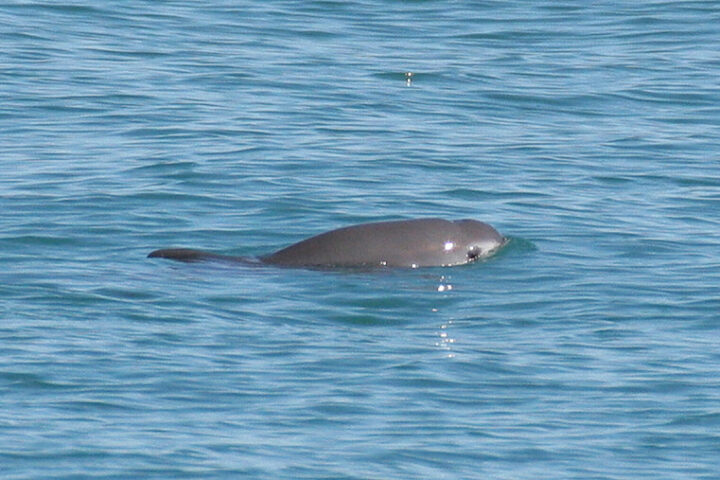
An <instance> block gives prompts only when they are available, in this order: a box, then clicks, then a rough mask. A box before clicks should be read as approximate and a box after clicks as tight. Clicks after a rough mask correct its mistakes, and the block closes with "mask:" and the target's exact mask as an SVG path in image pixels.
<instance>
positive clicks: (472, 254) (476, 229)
mask: <svg viewBox="0 0 720 480" xmlns="http://www.w3.org/2000/svg"><path fill="white" fill-rule="evenodd" d="M453 223H455V224H457V225H458V226H459V227H460V230H461V235H460V239H459V242H460V245H457V248H458V249H459V250H460V251H464V252H465V253H466V255H467V260H466V262H465V263H469V262H474V261H475V260H478V259H480V258H485V257H488V256H490V255H492V254H493V253H495V252H496V251H497V250H498V249H499V248H500V247H502V246H503V245H505V243H506V242H507V239H506V238H505V237H503V236H502V235H501V234H500V233H499V232H498V231H497V230H495V229H494V228H493V227H492V226H490V225H488V224H487V223H483V222H479V221H477V220H456V221H454V222H453Z"/></svg>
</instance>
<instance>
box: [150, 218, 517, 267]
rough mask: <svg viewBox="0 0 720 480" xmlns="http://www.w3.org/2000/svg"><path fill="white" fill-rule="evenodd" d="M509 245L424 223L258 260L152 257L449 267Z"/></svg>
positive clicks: (314, 240) (333, 235)
mask: <svg viewBox="0 0 720 480" xmlns="http://www.w3.org/2000/svg"><path fill="white" fill-rule="evenodd" d="M505 242H506V239H505V237H503V236H502V235H500V234H499V233H498V232H497V230H495V229H494V228H493V227H491V226H490V225H488V224H487V223H483V222H478V221H477V220H455V221H448V220H443V219H440V218H425V219H417V220H401V221H394V222H378V223H366V224H362V225H354V226H351V227H344V228H339V229H337V230H332V231H329V232H326V233H322V234H320V235H316V236H314V237H311V238H308V239H306V240H303V241H301V242H298V243H295V244H293V245H290V246H289V247H287V248H283V249H282V250H278V251H277V252H275V253H271V254H269V255H265V256H262V257H260V258H259V259H252V258H248V257H234V256H229V255H218V254H214V253H210V252H203V251H200V250H192V249H186V248H170V249H163V250H156V251H154V252H152V253H150V255H148V257H159V258H169V259H172V260H178V261H181V262H197V261H203V260H221V261H230V262H242V263H257V262H258V261H259V262H261V263H266V264H270V265H280V266H289V267H378V266H382V267H407V268H417V267H449V266H454V265H464V264H466V263H470V262H474V261H475V260H478V259H481V258H485V257H488V256H490V255H492V254H493V253H495V251H497V250H498V249H499V248H500V247H502V246H503V245H504V244H505Z"/></svg>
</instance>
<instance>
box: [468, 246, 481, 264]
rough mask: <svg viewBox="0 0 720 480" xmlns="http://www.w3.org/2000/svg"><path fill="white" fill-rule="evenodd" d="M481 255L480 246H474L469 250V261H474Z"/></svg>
mask: <svg viewBox="0 0 720 480" xmlns="http://www.w3.org/2000/svg"><path fill="white" fill-rule="evenodd" d="M479 256H480V249H479V248H477V247H473V248H471V249H470V250H468V253H467V258H468V261H470V262H473V261H475V260H477V259H478V257H479Z"/></svg>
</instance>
